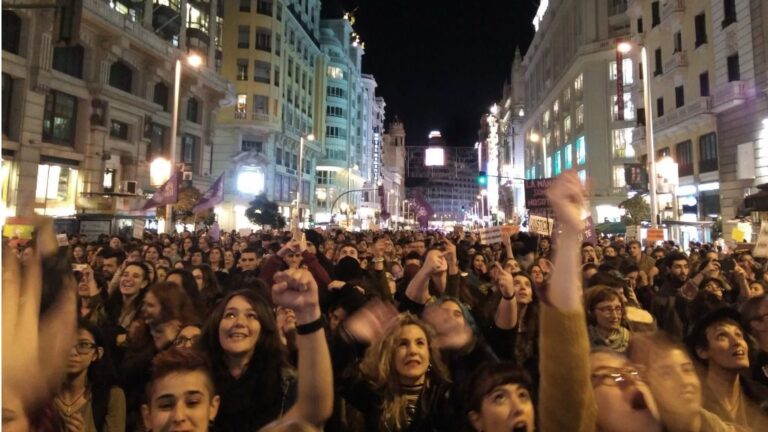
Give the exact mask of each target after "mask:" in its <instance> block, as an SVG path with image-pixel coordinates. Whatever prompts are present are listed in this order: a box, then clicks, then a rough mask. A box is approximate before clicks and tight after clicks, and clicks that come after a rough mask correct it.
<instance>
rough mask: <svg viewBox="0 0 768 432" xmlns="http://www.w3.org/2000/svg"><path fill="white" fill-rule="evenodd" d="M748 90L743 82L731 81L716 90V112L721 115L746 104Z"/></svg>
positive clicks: (714, 97) (714, 99)
mask: <svg viewBox="0 0 768 432" xmlns="http://www.w3.org/2000/svg"><path fill="white" fill-rule="evenodd" d="M746 98H747V89H746V85H745V84H744V82H743V81H731V82H729V83H725V85H722V86H720V87H718V89H717V90H715V94H714V95H713V105H714V112H716V113H720V112H723V111H726V110H729V109H731V108H733V107H736V106H739V105H741V104H742V103H744V100H746Z"/></svg>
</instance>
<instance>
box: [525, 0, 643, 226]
mask: <svg viewBox="0 0 768 432" xmlns="http://www.w3.org/2000/svg"><path fill="white" fill-rule="evenodd" d="M626 9H627V2H626V0H609V1H598V0H542V1H541V2H540V5H539V10H538V12H537V14H536V18H535V19H534V26H535V27H536V29H537V31H536V33H535V35H534V37H533V41H532V42H531V45H530V46H529V48H528V51H527V52H526V54H525V57H524V59H523V64H522V67H523V68H524V78H523V81H524V82H525V83H526V91H525V106H520V108H522V109H523V111H524V114H525V117H524V121H523V123H522V127H521V129H520V133H522V134H523V136H524V137H525V155H524V158H525V172H524V174H525V178H528V179H535V178H548V177H555V176H557V175H559V174H560V173H562V172H563V171H565V170H571V169H572V170H576V171H577V172H578V175H579V176H580V177H581V179H582V180H583V181H585V182H586V181H587V179H589V191H588V196H587V199H588V204H589V208H590V211H591V213H592V216H593V218H594V220H595V221H600V222H602V221H604V220H611V221H615V220H618V219H619V218H620V215H621V210H620V209H619V208H618V204H619V203H621V202H622V201H623V200H625V199H627V190H626V187H625V181H624V164H625V163H628V162H632V161H634V156H635V155H634V153H633V152H632V150H633V149H632V148H631V146H629V145H628V144H629V143H630V142H631V134H632V128H633V127H634V126H635V123H636V119H635V116H636V115H637V113H636V110H635V107H634V105H633V100H632V98H631V97H630V96H631V89H632V88H633V86H635V85H637V80H636V76H634V74H632V71H633V70H634V67H631V66H630V63H631V62H632V60H631V59H627V61H625V62H624V63H626V67H624V68H623V70H624V72H625V73H624V77H623V80H622V86H618V85H617V84H616V80H615V79H614V77H613V75H614V74H613V70H614V69H615V67H614V66H613V65H614V62H615V61H616V49H615V43H616V40H617V39H622V38H627V37H628V35H629V27H630V25H629V17H628V16H627V15H626V13H625V12H626ZM617 95H618V96H619V98H620V101H621V103H619V101H617ZM621 105H623V106H621ZM619 106H621V109H620V110H619V109H617V108H618V107H619ZM518 111H519V110H518ZM515 133H518V130H517V129H515Z"/></svg>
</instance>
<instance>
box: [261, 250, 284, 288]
mask: <svg viewBox="0 0 768 432" xmlns="http://www.w3.org/2000/svg"><path fill="white" fill-rule="evenodd" d="M282 266H283V259H282V258H280V257H279V256H277V254H274V255H270V256H269V258H267V260H266V261H265V262H264V265H263V266H261V271H260V272H259V278H260V279H261V280H263V281H264V282H266V283H267V286H270V287H271V286H272V284H273V283H274V282H275V281H274V279H275V274H276V273H277V272H279V271H280V268H281V267H282Z"/></svg>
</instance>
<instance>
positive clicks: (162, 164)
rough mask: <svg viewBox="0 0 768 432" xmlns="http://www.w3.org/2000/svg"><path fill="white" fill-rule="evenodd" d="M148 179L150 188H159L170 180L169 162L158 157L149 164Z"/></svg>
mask: <svg viewBox="0 0 768 432" xmlns="http://www.w3.org/2000/svg"><path fill="white" fill-rule="evenodd" d="M149 177H150V181H151V182H152V186H160V185H162V184H163V183H165V182H166V181H168V179H169V178H171V161H169V160H168V159H166V158H163V157H158V158H155V160H153V161H152V163H151V164H149Z"/></svg>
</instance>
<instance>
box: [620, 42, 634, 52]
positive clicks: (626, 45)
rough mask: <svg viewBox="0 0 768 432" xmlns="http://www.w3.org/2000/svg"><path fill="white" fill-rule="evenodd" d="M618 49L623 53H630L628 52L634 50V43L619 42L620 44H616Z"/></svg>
mask: <svg viewBox="0 0 768 432" xmlns="http://www.w3.org/2000/svg"><path fill="white" fill-rule="evenodd" d="M616 49H617V50H618V51H619V52H620V53H622V54H626V53H628V52H630V51H632V44H631V43H629V42H619V44H618V45H616Z"/></svg>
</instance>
